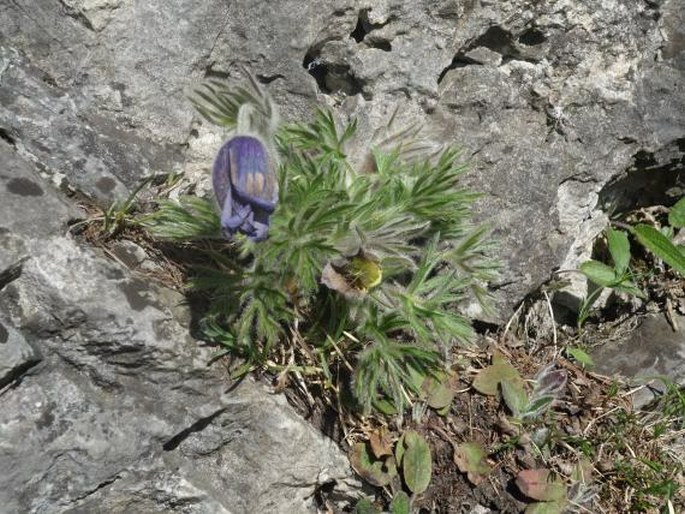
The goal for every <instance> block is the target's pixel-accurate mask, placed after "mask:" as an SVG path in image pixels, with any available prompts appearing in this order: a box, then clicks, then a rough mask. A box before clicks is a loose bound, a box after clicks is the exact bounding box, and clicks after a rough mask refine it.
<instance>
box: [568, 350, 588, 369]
mask: <svg viewBox="0 0 685 514" xmlns="http://www.w3.org/2000/svg"><path fill="white" fill-rule="evenodd" d="M566 351H567V352H568V354H569V355H570V356H571V357H573V358H574V359H575V360H577V361H578V362H579V363H580V364H582V365H583V367H590V366H594V365H595V362H594V361H593V360H592V357H590V355H589V354H587V353H586V352H584V351H583V350H581V349H580V348H576V347H571V348H566Z"/></svg>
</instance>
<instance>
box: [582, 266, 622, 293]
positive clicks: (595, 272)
mask: <svg viewBox="0 0 685 514" xmlns="http://www.w3.org/2000/svg"><path fill="white" fill-rule="evenodd" d="M580 272H581V273H582V274H583V275H585V276H586V277H587V278H589V279H590V280H591V281H592V282H594V283H595V284H597V285H599V286H602V287H613V286H614V285H615V284H616V282H617V281H618V276H617V275H616V271H615V270H614V269H613V268H610V267H609V266H607V265H606V264H604V263H603V262H599V261H595V260H589V261H586V262H584V263H583V264H581V265H580Z"/></svg>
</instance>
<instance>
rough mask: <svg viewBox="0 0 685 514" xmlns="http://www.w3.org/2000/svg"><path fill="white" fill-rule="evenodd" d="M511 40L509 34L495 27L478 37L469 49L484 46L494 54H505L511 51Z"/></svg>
mask: <svg viewBox="0 0 685 514" xmlns="http://www.w3.org/2000/svg"><path fill="white" fill-rule="evenodd" d="M511 40H512V37H511V34H510V33H509V32H507V31H506V30H504V29H502V28H500V27H498V26H496V25H495V26H494V27H490V28H489V29H488V30H487V31H485V33H484V34H483V35H481V36H480V37H478V39H476V41H475V42H474V43H473V44H472V45H470V48H476V47H479V46H485V47H487V48H489V49H490V50H493V51H495V52H499V53H501V54H507V53H510V51H511Z"/></svg>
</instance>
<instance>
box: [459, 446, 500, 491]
mask: <svg viewBox="0 0 685 514" xmlns="http://www.w3.org/2000/svg"><path fill="white" fill-rule="evenodd" d="M454 463H455V464H456V465H457V467H458V468H459V471H461V472H462V473H466V476H467V478H468V479H469V482H471V483H472V484H473V485H478V484H480V483H481V482H482V481H483V480H485V477H486V476H487V475H488V474H489V473H490V471H491V467H490V464H488V461H487V455H486V453H485V450H483V448H482V446H481V445H480V444H478V443H476V442H470V443H463V444H460V445H459V446H457V447H456V448H455V449H454Z"/></svg>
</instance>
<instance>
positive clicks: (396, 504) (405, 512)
mask: <svg viewBox="0 0 685 514" xmlns="http://www.w3.org/2000/svg"><path fill="white" fill-rule="evenodd" d="M410 512H411V503H410V500H409V495H408V494H407V493H405V492H404V491H398V492H397V493H395V496H393V497H392V502H390V514H410Z"/></svg>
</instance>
